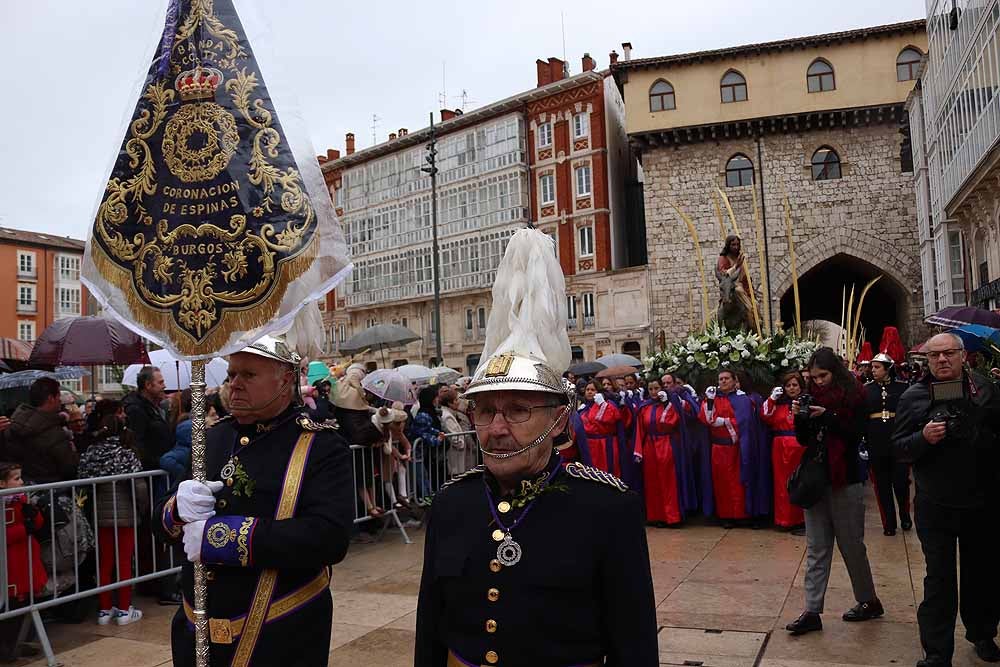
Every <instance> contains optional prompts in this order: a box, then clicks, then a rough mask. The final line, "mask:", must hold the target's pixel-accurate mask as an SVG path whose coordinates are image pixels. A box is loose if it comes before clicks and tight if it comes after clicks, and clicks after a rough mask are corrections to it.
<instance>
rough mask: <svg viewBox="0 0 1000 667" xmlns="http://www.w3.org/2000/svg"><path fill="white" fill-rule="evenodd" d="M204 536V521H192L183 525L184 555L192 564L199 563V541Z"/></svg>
mask: <svg viewBox="0 0 1000 667" xmlns="http://www.w3.org/2000/svg"><path fill="white" fill-rule="evenodd" d="M204 536H205V522H204V521H192V522H191V523H186V524H184V555H186V556H187V559H188V560H189V561H191V562H192V563H200V562H201V541H202V540H203V539H204Z"/></svg>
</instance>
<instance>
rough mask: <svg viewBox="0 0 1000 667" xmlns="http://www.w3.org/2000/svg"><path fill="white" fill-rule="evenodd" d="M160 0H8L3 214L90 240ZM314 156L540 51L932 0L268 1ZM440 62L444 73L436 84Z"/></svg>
mask: <svg viewBox="0 0 1000 667" xmlns="http://www.w3.org/2000/svg"><path fill="white" fill-rule="evenodd" d="M166 3H167V0H87V1H86V2H73V1H72V0H28V1H24V0H0V63H2V64H3V65H2V67H0V225H2V226H5V227H14V228H18V229H29V230H33V231H39V232H47V233H51V234H60V235H69V236H74V237H76V238H86V235H87V233H88V229H89V227H90V223H91V220H90V216H91V215H92V212H93V209H94V205H95V203H96V200H97V198H98V196H99V195H100V193H101V192H102V190H103V187H104V184H105V181H106V177H107V174H106V173H105V170H106V169H108V168H109V166H110V165H109V164H108V161H109V159H110V156H111V153H110V151H114V150H115V148H116V147H117V146H118V145H120V143H121V139H122V136H121V132H122V129H121V122H122V118H123V116H124V115H125V114H130V113H131V111H132V109H133V107H134V105H135V99H133V92H132V88H133V86H134V85H135V83H136V76H137V74H139V73H140V71H142V70H144V69H145V68H146V67H147V66H148V63H141V62H140V61H141V60H143V59H144V58H145V53H146V51H147V50H148V49H149V48H150V47H149V44H150V43H151V42H155V40H156V39H157V35H158V32H159V30H161V29H162V25H157V24H158V22H159V21H160V20H161V19H160V15H161V14H162V13H163V6H165V5H166ZM258 6H259V9H258V11H259V12H260V14H261V15H262V16H263V17H264V18H265V19H266V20H267V21H268V22H269V23H270V26H271V30H272V32H273V35H274V38H275V45H276V46H275V50H276V51H277V54H278V56H279V57H280V59H281V62H282V65H283V67H284V68H285V70H286V71H287V72H290V73H291V74H290V76H292V77H293V81H292V84H293V85H294V86H295V87H296V89H297V96H298V101H299V103H300V104H301V105H302V108H303V113H304V116H305V121H306V123H307V125H308V127H309V134H310V136H311V138H312V142H313V145H314V148H315V149H316V153H317V154H322V153H325V152H326V149H327V148H338V149H340V150H343V147H344V134H345V133H346V132H354V133H355V134H356V135H357V146H358V148H359V149H360V148H364V147H367V146H370V145H372V115H373V114H375V115H377V116H378V118H379V120H378V121H377V127H376V135H377V138H378V141H379V142H381V141H384V140H385V139H386V138H387V135H388V133H389V132H391V131H395V130H397V129H398V128H400V127H407V128H410V129H411V130H415V129H418V128H420V127H424V126H425V125H426V123H427V114H428V112H429V111H432V110H437V109H438V108H439V102H438V100H439V95H440V94H441V92H442V90H444V92H445V93H446V95H447V105H446V106H448V107H458V106H462V92H463V90H464V91H466V93H467V95H468V102H467V103H466V105H465V110H470V109H473V108H475V107H478V106H483V105H484V104H488V103H490V102H491V101H496V100H499V99H502V98H504V97H507V96H509V95H512V94H514V93H517V92H519V91H522V90H526V89H529V88H532V87H534V85H535V67H534V62H535V59H536V58H548V57H549V56H558V57H561V56H562V55H563V39H562V30H561V27H560V12H562V13H563V15H564V22H565V35H566V37H565V43H566V47H565V48H566V51H565V53H566V57H567V60H568V61H569V63H570V73H571V74H577V73H579V72H580V70H581V67H580V58H581V56H582V55H583V53H584V52H589V53H590V54H591V55H592V56H593V57H594V58H595V59H596V60H597V63H598V67H599V68H604V67H607V65H608V53H609V52H610V51H611V50H612V49H616V50H618V52H619V53H621V43H622V42H625V41H630V42H632V44H633V47H634V51H633V57H640V58H641V57H648V56H657V55H665V54H671V53H683V52H688V51H696V50H702V49H713V48H719V47H725V46H735V45H739V44H747V43H753V42H763V41H770V40H775V39H783V38H787V37H795V36H803V35H812V34H818V33H825V32H833V31H839V30H847V29H851V28H860V27H864V26H872V25H880V24H884V23H892V22H896V21H904V20H910V19H916V18H922V17H924V15H925V10H924V2H923V0H877V1H873V0H838V2H815V1H811V2H810V1H803V0H738V1H737V0H698V1H697V2H687V1H684V2H681V1H680V0H641V1H637V0H630V1H626V2H607V0H574V1H573V2H562V3H560V2H558V1H556V2H537V1H530V2H529V1H527V0H504V1H498V0H489V1H488V2H469V1H468V0H463V1H462V2H457V1H455V2H445V1H437V0H430V1H427V2H422V3H418V2H402V1H398V0H397V1H395V2H386V1H383V0H367V1H363V2H357V1H351V2H348V1H347V0H333V1H331V0H289V1H288V2H274V1H271V2H266V3H265V2H261V1H260V0H258ZM442 65H443V66H444V70H445V77H444V80H442Z"/></svg>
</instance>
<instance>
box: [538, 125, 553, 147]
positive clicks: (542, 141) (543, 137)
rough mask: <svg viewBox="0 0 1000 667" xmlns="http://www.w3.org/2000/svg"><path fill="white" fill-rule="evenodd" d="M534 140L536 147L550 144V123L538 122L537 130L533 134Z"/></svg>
mask: <svg viewBox="0 0 1000 667" xmlns="http://www.w3.org/2000/svg"><path fill="white" fill-rule="evenodd" d="M535 142H536V145H537V146H538V148H549V147H550V146H552V123H551V122H546V123H539V124H538V131H537V132H536V134H535Z"/></svg>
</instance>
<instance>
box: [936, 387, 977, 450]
mask: <svg viewBox="0 0 1000 667" xmlns="http://www.w3.org/2000/svg"><path fill="white" fill-rule="evenodd" d="M930 389H931V418H930V421H932V422H936V423H938V424H944V428H945V436H944V439H945V442H949V441H950V442H960V441H962V440H967V439H969V438H971V437H972V433H971V431H970V429H969V427H968V419H966V415H965V411H964V410H963V408H964V407H965V401H964V399H965V387H964V384H963V383H962V381H961V380H955V381H951V382H932V383H931V386H930Z"/></svg>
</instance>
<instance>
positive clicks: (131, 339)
mask: <svg viewBox="0 0 1000 667" xmlns="http://www.w3.org/2000/svg"><path fill="white" fill-rule="evenodd" d="M148 363H149V355H148V354H146V346H145V344H144V343H143V342H142V339H141V338H139V336H137V335H135V334H134V333H133V332H132V331H131V330H130V329H128V328H126V327H125V326H124V325H122V324H119V323H118V322H116V321H115V320H107V319H104V318H103V317H69V318H66V319H63V320H56V321H55V322H53V323H52V324H51V325H50V326H49V327H48V328H47V329H45V331H43V332H42V335H41V336H39V337H38V340H37V341H35V347H34V348H33V349H32V350H31V357H30V358H29V359H28V365H30V366H35V367H54V366H97V365H102V364H120V365H124V366H127V365H129V364H148Z"/></svg>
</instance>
